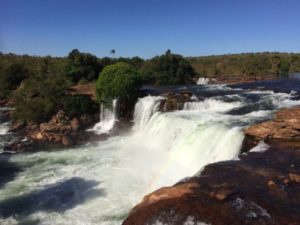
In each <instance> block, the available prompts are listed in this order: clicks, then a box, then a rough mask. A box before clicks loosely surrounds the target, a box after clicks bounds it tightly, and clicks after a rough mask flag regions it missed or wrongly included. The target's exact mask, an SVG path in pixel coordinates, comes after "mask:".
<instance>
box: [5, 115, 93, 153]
mask: <svg viewBox="0 0 300 225" xmlns="http://www.w3.org/2000/svg"><path fill="white" fill-rule="evenodd" d="M98 118H99V115H97V114H96V115H89V114H82V115H80V116H79V117H78V118H76V117H74V118H72V119H71V118H69V117H67V116H66V115H65V113H64V111H62V110H60V111H58V112H57V113H56V114H55V115H54V116H53V117H52V119H51V120H49V121H48V122H44V123H40V124H37V123H25V122H15V123H13V124H12V126H11V128H10V130H9V132H12V133H14V134H15V135H16V136H17V138H16V139H15V140H14V141H13V142H11V143H10V144H8V145H6V146H4V151H6V152H21V151H33V150H38V149H39V148H40V147H44V148H45V147H46V148H47V147H51V146H55V147H59V146H65V147H66V146H73V145H75V144H78V143H80V142H81V141H83V140H84V139H87V134H85V131H84V130H85V129H86V128H88V127H89V126H91V125H93V124H94V123H95V122H96V121H98V120H99V119H98Z"/></svg>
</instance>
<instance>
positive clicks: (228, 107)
mask: <svg viewBox="0 0 300 225" xmlns="http://www.w3.org/2000/svg"><path fill="white" fill-rule="evenodd" d="M243 88H244V87H243ZM170 89H173V90H174V89H176V90H177V91H182V90H189V91H192V92H193V93H194V96H193V99H194V101H193V102H189V103H185V105H184V109H183V110H177V111H172V112H164V113H162V112H159V111H158V109H159V107H158V106H159V102H160V101H161V99H162V97H160V96H146V97H143V98H140V99H139V100H138V102H137V103H136V107H135V114H134V125H133V127H132V129H131V130H130V131H128V132H126V133H124V134H121V135H117V136H112V137H110V138H108V139H107V140H105V141H99V142H95V143H88V144H85V145H82V146H78V147H76V148H71V149H70V148H69V149H62V150H58V151H40V152H36V153H22V154H14V155H7V154H2V155H1V156H0V160H1V161H0V163H1V166H0V169H1V170H2V174H3V175H2V176H1V182H0V188H1V189H0V224H2V225H14V224H20V225H29V224H30V225H35V224H41V225H95V224H101V225H114V224H121V223H122V220H123V219H124V218H125V217H126V215H127V214H128V212H129V210H130V209H131V208H132V207H133V206H134V205H135V204H137V203H138V202H139V201H141V199H142V198H143V196H145V195H146V194H147V193H149V192H151V191H154V190H155V189H157V188H159V187H162V186H168V185H172V184H174V183H176V182H178V181H179V180H181V179H183V178H185V177H188V176H193V175H195V174H200V173H201V169H202V168H203V167H204V166H205V165H207V164H209V163H213V162H218V161H223V160H238V154H239V151H240V149H241V144H242V141H243V138H244V134H243V128H244V127H246V126H248V125H250V124H253V123H255V122H259V121H263V120H266V119H268V118H271V117H272V116H273V114H274V112H275V111H276V110H277V109H279V108H283V107H290V106H295V105H300V100H299V96H298V94H299V92H297V90H296V91H295V90H293V86H291V88H289V89H287V90H285V92H279V93H274V92H273V91H272V90H266V89H261V88H258V90H255V91H250V90H246V89H245V88H244V89H242V88H241V87H228V86H224V85H199V86H188V87H184V86H181V87H170ZM152 91H153V92H155V90H152ZM156 91H157V90H156ZM111 113H112V114H114V112H111ZM112 114H111V115H110V114H109V113H108V112H106V115H107V117H109V118H110V119H107V118H103V121H106V122H107V123H109V124H110V125H109V126H107V124H104V122H103V123H102V125H101V124H100V125H99V124H98V127H96V128H95V129H94V130H93V131H90V132H98V133H99V131H103V129H104V128H105V132H109V130H107V129H106V128H107V127H110V126H111V124H112V123H113V122H114V121H115V120H116V117H115V116H112ZM102 116H103V115H102ZM101 129H102V130H101ZM7 130H8V124H7V123H3V122H2V123H1V125H0V142H1V144H2V145H3V142H4V141H5V140H6V138H4V137H5V136H6V137H7V136H8V135H10V134H7ZM100 133H101V132H100ZM0 146H1V145H0Z"/></svg>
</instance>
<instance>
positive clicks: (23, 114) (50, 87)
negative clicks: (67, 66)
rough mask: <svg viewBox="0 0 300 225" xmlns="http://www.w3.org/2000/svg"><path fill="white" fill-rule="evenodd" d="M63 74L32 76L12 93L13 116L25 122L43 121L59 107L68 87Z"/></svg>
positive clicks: (68, 84)
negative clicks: (13, 102) (13, 101)
mask: <svg viewBox="0 0 300 225" xmlns="http://www.w3.org/2000/svg"><path fill="white" fill-rule="evenodd" d="M70 84H71V83H70V82H69V81H68V80H67V79H66V77H65V76H61V75H59V74H51V75H49V76H32V77H30V78H29V79H27V80H25V81H24V82H23V83H22V85H21V86H20V87H19V88H18V89H17V91H16V92H15V93H14V100H15V107H16V109H15V110H14V117H15V119H17V120H25V121H27V122H31V121H33V122H43V121H47V120H49V119H50V118H51V116H52V115H53V114H54V113H55V112H56V111H58V110H59V109H60V106H61V104H62V99H63V98H64V96H65V91H66V90H67V88H68V87H70Z"/></svg>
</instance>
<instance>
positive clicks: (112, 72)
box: [96, 62, 141, 102]
mask: <svg viewBox="0 0 300 225" xmlns="http://www.w3.org/2000/svg"><path fill="white" fill-rule="evenodd" d="M140 86H141V79H140V76H139V74H138V71H137V70H136V69H135V68H134V67H133V66H131V65H129V64H127V63H123V62H119V63H116V64H114V65H109V66H106V67H104V69H103V71H102V72H101V73H100V76H99V78H98V80H97V82H96V94H97V98H98V100H99V101H102V102H110V101H111V100H112V99H115V98H119V99H130V98H132V97H136V96H137V93H138V91H139V88H140Z"/></svg>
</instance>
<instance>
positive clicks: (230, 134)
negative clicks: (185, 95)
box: [125, 96, 244, 191]
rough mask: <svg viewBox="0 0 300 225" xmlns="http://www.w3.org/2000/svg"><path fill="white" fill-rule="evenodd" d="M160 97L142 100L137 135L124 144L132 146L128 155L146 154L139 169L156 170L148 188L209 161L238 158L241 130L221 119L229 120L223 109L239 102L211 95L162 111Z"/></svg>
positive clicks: (189, 173) (170, 181)
mask: <svg viewBox="0 0 300 225" xmlns="http://www.w3.org/2000/svg"><path fill="white" fill-rule="evenodd" d="M161 99H162V98H161V97H151V96H147V97H144V98H141V99H139V100H138V102H137V103H136V107H135V113H134V116H135V117H134V122H135V125H134V133H133V135H132V136H131V137H130V139H129V141H128V142H127V143H126V144H128V148H129V149H131V153H128V154H132V155H135V157H136V158H135V159H138V158H139V155H140V154H141V155H140V157H141V158H145V157H146V158H147V161H146V162H145V161H144V163H143V165H142V166H141V168H140V169H141V170H143V171H147V170H152V171H153V173H154V174H153V178H152V179H151V181H150V183H149V184H148V185H147V186H148V188H149V191H152V190H154V189H155V188H159V187H161V186H166V185H172V184H174V183H175V182H177V181H178V180H180V179H182V178H183V177H186V176H192V175H195V174H197V173H198V172H199V169H201V168H202V167H204V166H205V165H207V164H209V163H213V162H216V161H221V160H228V159H233V158H236V157H237V155H238V153H239V149H240V146H241V144H242V141H243V138H244V135H243V132H242V130H241V128H240V127H233V126H228V125H227V124H225V123H222V122H220V121H222V120H225V119H224V118H225V117H226V115H224V114H222V113H223V112H225V111H226V110H229V109H232V108H235V107H239V106H240V105H241V103H239V102H231V103H226V102H222V101H220V100H215V99H207V100H205V101H203V102H190V103H186V105H185V110H178V111H173V112H164V113H162V112H159V110H158V108H159V102H160V100H161ZM194 110H195V111H196V113H194V112H193V111H194ZM197 110H201V113H197V112H198V111H197ZM133 143H134V145H133ZM138 143H139V144H138ZM126 144H125V145H126ZM148 154H149V155H148ZM127 163H129V162H127ZM175 171H176V172H175ZM150 173H151V172H150Z"/></svg>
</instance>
